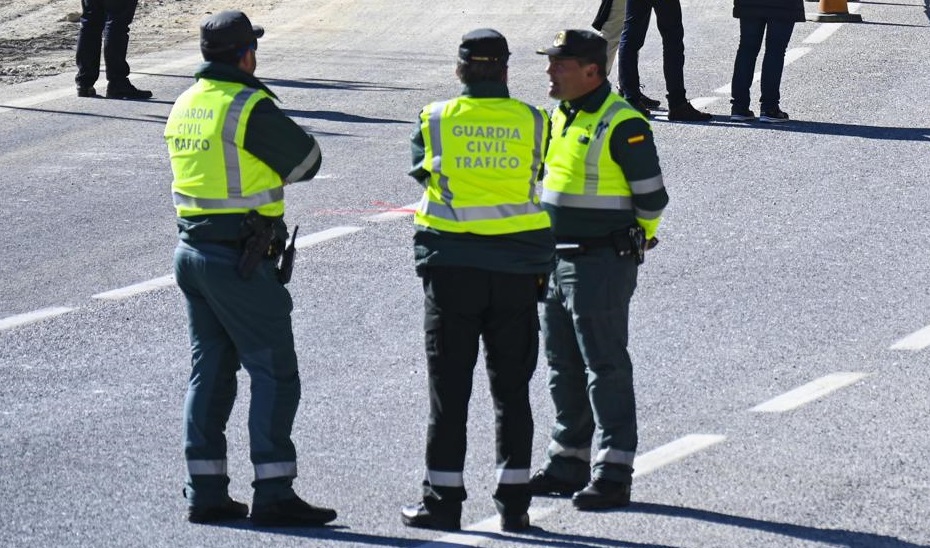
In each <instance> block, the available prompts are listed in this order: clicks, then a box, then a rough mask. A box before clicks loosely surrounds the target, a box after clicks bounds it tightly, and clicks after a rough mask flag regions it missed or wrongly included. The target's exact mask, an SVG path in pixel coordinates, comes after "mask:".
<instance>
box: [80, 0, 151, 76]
mask: <svg viewBox="0 0 930 548" xmlns="http://www.w3.org/2000/svg"><path fill="white" fill-rule="evenodd" d="M136 3H137V0H81V8H82V12H81V30H80V32H78V40H77V54H76V55H75V60H76V62H77V69H78V72H77V76H75V78H74V81H75V82H76V83H77V85H78V86H80V87H90V86H92V85H94V82H96V81H97V78H99V77H100V46H101V42H102V43H103V58H104V62H105V63H106V65H107V80H108V81H109V82H110V83H111V84H114V85H116V86H121V85H125V84H126V82H128V80H129V64H128V63H127V62H126V50H127V49H128V48H129V25H130V24H131V23H132V19H133V17H135V14H136Z"/></svg>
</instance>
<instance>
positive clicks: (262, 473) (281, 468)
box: [255, 462, 297, 480]
mask: <svg viewBox="0 0 930 548" xmlns="http://www.w3.org/2000/svg"><path fill="white" fill-rule="evenodd" d="M281 477H287V478H294V477H297V463H296V462H266V463H264V464H256V465H255V479H256V480H263V479H270V478H281Z"/></svg>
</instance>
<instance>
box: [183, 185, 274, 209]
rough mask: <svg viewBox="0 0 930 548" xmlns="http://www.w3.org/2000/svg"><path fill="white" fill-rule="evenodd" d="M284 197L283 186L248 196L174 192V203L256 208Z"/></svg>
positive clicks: (204, 206)
mask: <svg viewBox="0 0 930 548" xmlns="http://www.w3.org/2000/svg"><path fill="white" fill-rule="evenodd" d="M283 199H284V188H282V187H276V188H269V189H268V190H263V191H262V192H259V193H256V194H252V195H250V196H241V197H238V198H233V197H229V198H194V197H193V196H186V195H184V194H179V193H177V192H175V193H174V205H176V206H181V207H196V208H198V209H257V208H258V207H260V206H263V205H265V204H271V203H274V202H280V201H281V200H283Z"/></svg>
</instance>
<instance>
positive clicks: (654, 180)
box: [627, 173, 665, 194]
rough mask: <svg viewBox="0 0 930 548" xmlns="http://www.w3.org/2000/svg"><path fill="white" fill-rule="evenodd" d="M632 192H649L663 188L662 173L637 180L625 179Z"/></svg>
mask: <svg viewBox="0 0 930 548" xmlns="http://www.w3.org/2000/svg"><path fill="white" fill-rule="evenodd" d="M627 184H629V185H630V190H632V191H633V194H649V193H650V192H655V191H657V190H662V189H663V188H665V182H664V181H663V180H662V174H661V173H660V174H658V175H656V176H655V177H650V178H648V179H639V180H638V181H627Z"/></svg>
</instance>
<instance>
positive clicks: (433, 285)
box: [402, 29, 554, 530]
mask: <svg viewBox="0 0 930 548" xmlns="http://www.w3.org/2000/svg"><path fill="white" fill-rule="evenodd" d="M509 56H510V53H509V51H508V48H507V41H506V39H505V38H504V37H503V36H502V35H501V34H500V33H498V32H496V31H494V30H491V29H479V30H475V31H472V32H469V33H468V34H466V35H465V36H463V37H462V44H461V46H460V48H459V61H458V67H457V69H456V74H457V75H458V77H459V79H460V80H461V81H462V83H464V84H465V90H464V91H463V93H462V96H460V97H457V98H455V99H451V100H448V101H442V102H436V103H432V104H430V105H427V106H426V107H425V108H424V109H423V110H422V112H421V114H420V124H419V128H418V129H417V130H416V131H415V132H414V135H413V137H412V149H413V163H414V166H413V169H412V170H411V171H410V174H411V175H412V176H413V177H414V178H416V179H417V180H418V181H419V182H420V183H421V184H422V185H424V186H425V188H426V191H425V192H424V194H423V199H422V201H421V202H420V206H419V208H418V209H417V212H416V214H415V217H414V223H415V226H416V233H415V235H414V254H415V258H416V270H417V273H418V275H419V276H420V277H421V278H422V279H423V290H424V293H425V301H424V307H425V318H424V328H425V331H426V334H425V341H426V356H427V370H428V375H429V394H430V414H429V423H428V427H427V435H426V477H425V479H424V480H423V484H422V486H423V497H422V500H421V501H420V502H419V503H417V504H413V505H410V506H407V507H405V508H404V509H403V510H402V520H403V522H404V524H406V525H408V526H412V527H427V528H439V529H451V530H455V529H459V528H460V527H461V513H462V501H464V500H465V498H466V492H465V484H464V482H463V477H462V471H463V469H464V465H465V443H466V434H465V432H466V422H467V415H468V400H469V398H470V396H471V389H472V377H473V374H474V368H475V363H476V360H477V358H478V342H479V338H480V339H483V340H484V347H485V362H486V365H487V369H488V376H489V378H490V388H491V396H492V399H493V401H494V408H495V417H496V422H497V430H496V432H497V455H496V462H497V488H496V490H495V491H494V494H493V498H494V501H495V503H496V505H497V508H498V511H499V512H500V514H501V527H502V528H503V529H505V530H519V529H525V528H527V527H528V526H529V516H528V514H527V509H528V508H529V504H530V499H531V495H530V493H529V489H528V485H527V483H528V481H529V477H530V458H531V454H532V440H533V417H532V413H531V409H530V401H529V381H530V378H531V377H532V376H533V372H534V371H535V369H536V360H537V357H538V353H539V334H538V331H539V323H538V316H537V300H538V293H539V289H540V287H541V284H542V282H541V280H542V278H544V277H545V274H546V273H548V272H549V271H550V270H551V268H552V255H553V247H554V242H553V239H552V234H551V232H550V230H549V226H550V222H549V216H548V215H547V214H546V212H545V211H543V209H542V208H541V207H540V204H539V198H538V197H537V195H536V182H537V180H538V178H539V174H540V172H541V169H542V159H543V155H544V151H545V146H546V141H547V139H548V134H549V121H548V117H547V116H546V114H545V112H543V111H541V110H539V109H536V108H534V107H532V106H529V105H527V104H525V103H523V102H520V101H518V100H516V99H511V98H510V95H509V92H508V88H507V60H508V58H509Z"/></svg>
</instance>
